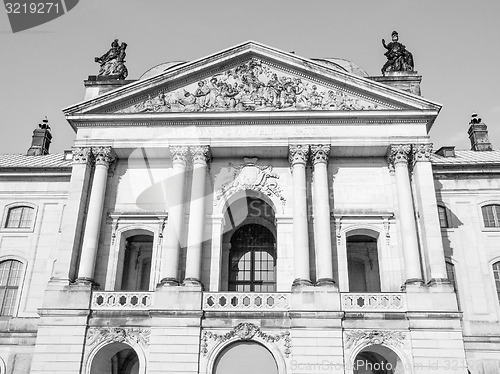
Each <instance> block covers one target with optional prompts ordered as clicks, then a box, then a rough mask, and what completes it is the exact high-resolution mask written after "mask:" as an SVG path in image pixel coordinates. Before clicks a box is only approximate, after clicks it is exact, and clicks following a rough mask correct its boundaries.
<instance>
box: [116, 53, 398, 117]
mask: <svg viewBox="0 0 500 374" xmlns="http://www.w3.org/2000/svg"><path fill="white" fill-rule="evenodd" d="M199 78H200V77H199ZM181 83H182V84H184V86H183V87H177V88H175V87H174V88H173V89H172V88H170V91H167V90H166V89H163V90H160V91H157V92H156V93H153V94H149V95H148V96H147V97H144V96H143V97H142V98H140V99H139V100H138V101H137V102H135V103H133V105H131V106H129V107H126V108H123V109H120V110H118V113H165V112H169V113H172V112H173V113H179V112H225V111H240V112H242V111H245V112H248V111H279V110H300V111H304V110H308V111H312V110H315V111H318V110H343V111H350V110H381V109H390V108H391V107H390V106H389V105H387V104H382V103H380V102H378V101H377V100H374V99H371V98H367V97H366V96H361V95H360V94H359V93H354V92H350V91H348V90H346V89H345V88H343V89H342V88H340V87H337V86H333V85H328V84H325V83H323V82H321V83H319V82H315V80H313V79H312V78H311V77H307V76H305V75H301V74H299V73H298V72H295V71H292V70H290V69H284V68H283V67H281V66H273V65H272V64H270V63H267V62H265V61H262V60H261V59H258V58H253V59H251V60H249V61H245V62H240V63H239V64H238V65H236V66H234V67H232V68H229V69H228V70H226V71H222V72H221V71H218V72H213V73H212V75H210V76H208V77H206V78H204V79H203V77H202V79H201V80H199V81H197V82H191V83H188V82H187V81H185V82H181ZM129 105H130V104H129Z"/></svg>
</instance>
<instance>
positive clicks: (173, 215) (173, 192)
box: [161, 146, 188, 285]
mask: <svg viewBox="0 0 500 374" xmlns="http://www.w3.org/2000/svg"><path fill="white" fill-rule="evenodd" d="M170 154H171V158H172V174H171V175H170V178H169V181H168V205H169V210H168V221H167V229H166V235H165V240H164V242H163V243H164V247H163V251H162V255H163V258H162V272H163V274H164V276H163V279H162V280H161V283H163V284H165V285H177V284H179V281H178V271H179V253H180V250H181V242H180V240H181V231H182V223H183V221H184V184H185V180H186V161H187V154H188V147H186V146H172V147H170Z"/></svg>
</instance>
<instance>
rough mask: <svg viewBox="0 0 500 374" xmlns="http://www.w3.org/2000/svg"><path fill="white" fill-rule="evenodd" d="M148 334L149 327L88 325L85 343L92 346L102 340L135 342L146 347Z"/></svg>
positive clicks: (149, 333) (149, 331)
mask: <svg viewBox="0 0 500 374" xmlns="http://www.w3.org/2000/svg"><path fill="white" fill-rule="evenodd" d="M150 335H151V329H149V328H142V327H90V328H89V329H88V330H87V338H86V342H85V344H86V345H87V346H93V345H97V344H99V343H102V342H109V343H137V344H139V345H141V346H143V347H147V346H148V345H149V337H150Z"/></svg>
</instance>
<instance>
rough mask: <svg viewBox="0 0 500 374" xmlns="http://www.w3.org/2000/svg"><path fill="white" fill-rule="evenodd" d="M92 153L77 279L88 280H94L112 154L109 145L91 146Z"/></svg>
mask: <svg viewBox="0 0 500 374" xmlns="http://www.w3.org/2000/svg"><path fill="white" fill-rule="evenodd" d="M92 153H93V156H94V159H95V171H94V178H93V180H92V190H91V192H90V199H89V205H88V212H87V221H86V223H85V230H84V236H83V243H82V254H81V257H80V267H79V269H78V280H79V281H90V282H93V280H94V268H95V261H96V256H97V247H98V244H99V234H100V228H101V218H102V209H103V206H104V196H105V193H106V180H107V177H108V168H109V164H110V163H111V162H112V161H113V154H112V150H111V148H110V147H97V148H93V149H92Z"/></svg>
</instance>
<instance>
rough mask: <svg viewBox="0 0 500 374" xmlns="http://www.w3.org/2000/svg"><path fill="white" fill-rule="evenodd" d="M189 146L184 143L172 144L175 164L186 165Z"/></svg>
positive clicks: (171, 153)
mask: <svg viewBox="0 0 500 374" xmlns="http://www.w3.org/2000/svg"><path fill="white" fill-rule="evenodd" d="M188 151H189V148H188V147H186V146H184V145H175V146H170V155H171V156H170V157H171V158H172V164H173V165H180V166H182V167H186V163H187V156H188Z"/></svg>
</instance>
